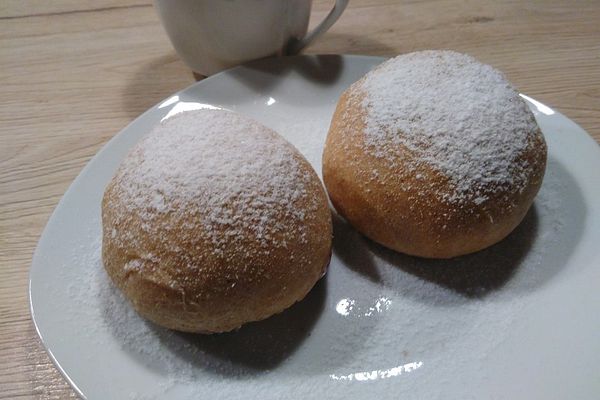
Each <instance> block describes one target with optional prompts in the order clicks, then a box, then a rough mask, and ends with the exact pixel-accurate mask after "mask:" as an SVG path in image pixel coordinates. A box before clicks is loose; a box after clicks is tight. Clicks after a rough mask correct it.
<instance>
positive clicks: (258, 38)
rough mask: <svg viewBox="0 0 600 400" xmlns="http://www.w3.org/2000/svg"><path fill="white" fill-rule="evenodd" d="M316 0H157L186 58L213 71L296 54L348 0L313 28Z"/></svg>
mask: <svg viewBox="0 0 600 400" xmlns="http://www.w3.org/2000/svg"><path fill="white" fill-rule="evenodd" d="M311 3H312V0H154V6H155V8H156V10H157V12H158V15H159V18H160V20H161V22H162V24H163V26H164V27H165V30H166V31H167V34H168V35H169V38H170V39H171V43H173V47H175V50H176V51H177V53H178V54H179V56H180V57H181V58H182V59H183V61H184V62H185V63H186V64H187V65H188V66H189V67H190V68H191V69H192V70H193V71H194V72H196V73H198V74H201V75H205V76H208V75H212V74H214V73H216V72H219V71H221V70H223V69H226V68H230V67H232V66H234V65H237V64H241V63H244V62H246V61H251V60H255V59H259V58H264V57H269V56H278V55H288V54H296V53H298V52H299V51H300V50H302V49H303V48H304V47H305V46H307V45H308V44H309V43H310V42H311V41H313V40H314V39H315V38H316V37H317V36H319V35H321V34H322V33H324V32H325V31H326V30H327V29H329V28H330V27H331V26H332V25H333V24H334V23H335V21H337V19H338V18H339V17H340V15H341V14H342V12H343V11H344V9H345V8H346V6H347V5H348V0H336V2H335V6H334V7H333V9H332V10H331V12H330V13H329V15H327V17H326V18H325V19H324V20H323V21H322V22H321V23H320V24H319V25H318V26H317V27H316V28H315V29H314V30H313V31H311V32H309V33H308V34H307V33H306V32H307V30H308V20H309V17H310V7H311Z"/></svg>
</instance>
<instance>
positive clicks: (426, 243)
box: [323, 70, 546, 258]
mask: <svg viewBox="0 0 600 400" xmlns="http://www.w3.org/2000/svg"><path fill="white" fill-rule="evenodd" d="M378 73H381V72H380V70H375V71H374V72H371V74H378ZM365 96H367V93H365V91H364V87H363V82H362V81H359V82H357V83H355V84H354V85H352V86H351V87H350V88H349V89H348V90H346V91H345V92H344V93H343V94H342V96H341V98H340V99H339V102H338V104H337V108H336V111H335V113H334V115H333V119H332V122H331V126H330V129H329V133H328V136H327V140H326V143H325V149H324V153H323V179H324V182H325V186H326V188H327V191H328V193H329V197H330V199H331V201H332V203H333V205H334V207H335V209H336V210H337V211H338V213H339V214H341V215H342V216H343V217H344V218H345V219H346V220H348V221H349V222H350V223H351V224H352V225H353V226H354V227H355V228H356V229H357V230H358V231H360V232H361V233H363V234H364V235H366V236H367V237H369V238H371V239H372V240H374V241H376V242H378V243H380V244H382V245H384V246H386V247H388V248H391V249H393V250H396V251H398V252H402V253H406V254H410V255H414V256H421V257H427V258H451V257H456V256H460V255H463V254H467V253H472V252H475V251H478V250H481V249H483V248H486V247H488V246H490V245H492V244H494V243H496V242H498V241H500V240H502V239H503V238H504V237H506V236H507V235H508V234H509V233H510V232H511V231H512V230H513V229H514V228H515V227H516V226H517V225H518V224H519V223H520V222H521V221H522V219H523V218H524V216H525V214H526V213H527V211H528V209H529V207H530V206H531V204H532V202H533V199H534V197H535V196H536V194H537V192H538V190H539V188H540V185H541V183H542V179H543V176H544V170H545V164H546V144H545V141H544V138H543V135H542V133H541V131H540V130H539V128H538V127H537V125H534V130H532V131H531V132H521V134H523V135H525V136H526V137H527V140H528V142H527V143H526V146H525V148H524V150H523V151H521V152H520V153H519V154H518V155H517V156H516V158H515V162H519V163H521V164H522V165H526V166H527V167H526V168H524V169H523V170H522V171H519V173H520V174H521V175H522V176H521V177H522V178H523V179H524V182H525V183H524V184H523V185H522V186H520V187H515V186H510V185H494V184H488V185H486V186H482V187H479V188H477V193H478V194H479V195H481V196H483V195H485V197H484V199H485V200H484V201H481V200H479V198H474V197H471V198H466V199H462V201H454V202H453V201H451V200H450V201H449V200H448V199H449V198H450V199H451V198H452V196H453V191H454V190H455V189H454V186H453V185H452V182H451V180H450V179H449V177H448V176H447V175H445V174H444V173H443V171H440V170H438V169H436V168H435V167H434V166H432V165H431V164H430V163H428V162H424V161H423V160H421V159H419V155H418V154H415V151H414V149H408V148H407V147H405V146H403V145H402V144H399V145H395V146H394V151H393V152H391V153H389V154H385V155H384V156H382V155H381V154H375V153H374V152H372V151H369V143H368V138H367V135H368V133H367V126H366V124H367V119H368V116H367V113H368V109H367V107H366V104H367V102H366V101H365ZM519 100H520V99H519ZM440 101H444V99H440ZM527 112H529V111H528V110H527ZM531 119H533V116H531ZM397 134H398V135H403V134H404V132H398V133H397ZM498 134H501V132H498ZM421 145H423V144H421ZM424 145H425V146H426V145H427V143H425V144H424ZM386 148H389V147H386ZM480 172H481V174H486V173H488V171H485V170H482V171H480ZM490 173H491V172H490Z"/></svg>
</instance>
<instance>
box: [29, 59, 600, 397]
mask: <svg viewBox="0 0 600 400" xmlns="http://www.w3.org/2000/svg"><path fill="white" fill-rule="evenodd" d="M381 61H383V59H381V58H374V57H360V56H299V57H290V58H283V59H271V60H264V61H261V62H258V63H253V64H249V65H247V66H242V67H236V68H233V69H231V70H228V71H226V72H223V73H220V74H218V75H215V76H213V77H210V78H208V79H206V80H204V81H202V82H199V83H196V84H194V85H192V86H190V87H189V88H187V89H185V90H183V91H181V92H179V93H176V94H175V95H173V96H171V97H169V98H168V99H166V100H165V101H163V102H162V103H160V104H159V105H157V106H155V107H153V108H151V109H150V110H148V111H147V112H146V113H144V114H143V115H142V116H140V117H139V118H137V119H136V120H135V121H133V122H132V123H131V124H130V125H129V126H128V127H127V128H125V129H124V130H123V131H122V132H121V133H119V134H118V135H117V136H115V137H114V138H113V139H112V140H111V141H110V142H109V143H108V144H107V145H106V146H105V147H104V148H103V149H102V150H101V151H100V152H99V153H98V154H97V155H96V156H95V157H94V158H93V159H92V160H91V161H90V162H89V164H88V165H87V166H86V167H85V168H84V170H83V171H82V172H81V174H80V175H79V176H78V177H77V179H76V180H75V181H74V182H73V184H72V185H71V187H70V188H69V190H68V191H67V192H66V194H65V195H64V197H63V198H62V200H61V201H60V203H59V205H58V207H57V208H56V210H55V211H54V213H53V215H52V217H51V218H50V220H49V222H48V225H47V226H46V229H45V230H44V233H43V234H42V237H41V239H40V241H39V244H38V247H37V249H36V252H35V255H34V258H33V263H32V266H31V277H30V279H31V281H30V299H31V313H32V316H33V320H34V323H35V325H36V327H37V330H38V333H39V335H40V337H41V338H42V341H43V343H44V345H45V346H46V348H47V350H48V353H49V354H50V357H51V358H52V359H53V360H54V362H55V363H56V365H57V367H58V368H59V369H60V370H61V372H62V373H63V374H64V376H65V377H66V378H67V380H68V381H69V382H70V383H71V385H72V386H73V387H74V388H75V390H77V391H78V392H79V393H80V394H81V395H82V396H83V397H85V398H88V399H109V398H160V399H180V398H198V397H202V398H244V399H250V398H253V399H280V398H298V399H306V398H323V396H326V397H327V398H332V399H338V398H339V399H366V398H378V399H387V398H389V399H398V398H417V399H436V398H498V399H500V398H502V399H511V398H538V399H541V398H543V399H564V398H593V397H595V396H597V395H598V393H600V369H599V368H598V363H599V362H600V335H599V333H600V313H599V312H598V304H600V290H599V289H600V268H598V267H599V266H600V256H599V252H598V243H600V207H599V204H600V203H599V200H598V199H600V180H599V179H598V175H597V174H598V171H600V151H599V147H598V146H597V144H596V143H595V142H594V141H593V140H592V139H591V138H590V137H589V136H588V135H587V134H586V133H585V132H584V131H583V130H582V129H581V128H580V127H578V126H577V125H576V124H574V123H573V122H571V121H570V120H569V119H567V118H565V117H564V116H562V115H560V114H559V113H557V112H555V111H553V110H552V109H550V108H549V107H547V106H545V105H543V104H540V103H538V102H536V101H535V100H533V99H530V98H528V97H526V96H523V97H524V98H525V99H526V100H527V101H528V104H529V105H530V106H531V108H532V110H533V112H534V113H535V115H536V118H537V120H538V122H539V124H540V126H541V128H542V130H543V132H544V135H545V137H546V140H547V142H548V150H549V157H548V167H547V171H546V177H545V180H544V184H543V186H542V189H541V191H540V193H539V195H538V197H537V198H536V200H535V203H534V206H533V207H532V209H531V211H530V212H529V214H528V216H527V217H526V219H525V220H524V222H523V223H522V224H521V225H520V226H519V227H518V228H517V229H516V230H515V232H513V233H512V234H511V235H510V236H509V237H508V238H507V239H505V240H504V241H502V242H501V243H499V244H497V245H495V246H493V247H491V248H489V249H487V250H484V251H482V252H479V253H476V254H474V255H470V256H465V257H461V258H458V259H454V260H450V261H434V260H424V259H418V258H413V257H408V256H404V255H401V254H397V253H394V252H392V251H389V250H386V249H384V248H382V247H380V246H378V245H376V244H374V243H373V242H371V241H369V240H367V239H365V238H363V237H362V236H361V235H359V234H358V233H356V232H355V231H354V230H352V229H351V228H350V227H349V226H347V225H346V224H345V222H343V221H342V220H340V219H339V218H334V232H335V239H334V251H333V257H332V260H331V266H330V269H329V273H328V274H327V275H326V277H325V278H323V279H322V280H321V281H320V282H319V284H318V285H317V286H316V287H315V288H314V289H313V290H312V291H311V293H310V294H309V295H308V296H307V298H306V299H305V300H303V301H302V302H300V303H298V304H297V305H295V306H293V307H292V308H291V309H289V310H287V311H285V312H284V313H282V314H280V315H277V316H275V317H272V318H269V319H268V320H266V321H263V322H258V323H253V324H249V325H247V326H245V327H243V328H242V329H241V330H239V331H237V332H233V333H228V334H221V335H212V336H202V335H189V334H181V333H176V332H172V331H168V330H164V329H161V328H159V327H156V326H154V325H152V324H150V323H147V322H145V321H144V320H142V319H141V318H139V317H138V316H137V315H136V314H135V313H134V312H133V311H132V310H131V308H130V307H129V306H128V304H127V303H126V302H125V301H124V300H123V298H122V297H121V296H120V294H119V293H118V292H116V291H115V290H114V289H113V288H112V286H111V285H110V283H109V281H108V279H107V276H106V275H105V273H104V270H103V268H102V264H101V261H100V243H101V238H100V231H101V226H100V224H101V223H100V201H101V198H102V194H103V190H104V187H105V185H106V184H107V182H108V181H109V180H110V178H111V176H112V175H113V173H114V171H115V169H116V168H117V166H118V164H119V162H120V160H121V159H122V158H123V157H124V155H125V154H126V153H127V151H128V150H129V148H130V147H131V146H132V145H133V144H134V143H135V142H136V141H137V140H138V139H139V138H140V137H141V136H142V135H144V133H146V132H148V130H149V129H151V128H152V126H154V125H155V124H157V123H158V122H159V121H160V120H161V119H163V118H165V117H168V116H170V115H173V114H175V113H177V112H182V111H186V110H190V109H197V108H203V107H209V108H211V107H220V108H227V109H231V110H235V111H238V112H240V113H243V114H246V115H249V116H251V117H253V118H255V119H257V120H259V121H261V122H263V123H264V124H266V125H267V126H270V127H272V128H274V129H275V130H277V131H278V132H280V133H281V134H282V135H283V136H285V137H286V138H287V139H288V140H290V141H291V142H292V143H293V144H294V145H296V146H297V147H298V148H299V149H300V151H301V152H303V153H304V154H305V155H306V157H307V158H308V160H309V161H310V162H311V163H312V164H313V166H314V167H315V169H316V170H317V171H320V169H321V168H320V166H321V162H320V159H321V149H322V145H323V142H324V139H325V135H326V132H327V129H328V126H329V122H330V118H331V115H332V112H333V109H334V106H335V103H336V101H337V99H338V96H339V95H340V93H341V92H342V91H343V90H344V89H345V88H346V87H348V86H349V85H350V84H351V83H353V82H354V81H356V80H357V79H359V78H360V77H361V76H363V75H364V74H365V73H366V72H367V71H369V70H370V69H372V68H373V67H374V66H375V65H377V64H379V63H380V62H381Z"/></svg>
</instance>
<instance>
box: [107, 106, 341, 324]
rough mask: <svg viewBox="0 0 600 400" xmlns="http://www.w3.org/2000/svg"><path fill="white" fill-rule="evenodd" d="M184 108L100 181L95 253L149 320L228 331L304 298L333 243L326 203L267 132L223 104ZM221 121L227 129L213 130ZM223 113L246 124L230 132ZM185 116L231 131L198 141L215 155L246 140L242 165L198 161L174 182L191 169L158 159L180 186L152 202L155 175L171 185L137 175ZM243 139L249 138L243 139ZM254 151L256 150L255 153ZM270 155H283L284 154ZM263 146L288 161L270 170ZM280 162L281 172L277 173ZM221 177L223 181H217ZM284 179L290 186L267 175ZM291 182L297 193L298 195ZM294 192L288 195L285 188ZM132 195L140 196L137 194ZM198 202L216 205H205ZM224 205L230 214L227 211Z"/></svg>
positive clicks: (305, 166)
mask: <svg viewBox="0 0 600 400" xmlns="http://www.w3.org/2000/svg"><path fill="white" fill-rule="evenodd" d="M207 113H220V114H219V115H217V116H215V115H214V114H211V115H209V114H207ZM185 114H191V115H185V116H183V117H179V116H176V117H174V119H177V118H180V119H179V120H178V121H175V122H173V121H171V120H167V122H166V123H165V124H163V125H161V127H159V128H158V129H157V130H155V131H154V132H152V133H151V134H150V135H148V137H146V138H145V139H143V140H142V142H141V143H140V144H138V145H137V146H136V147H135V148H134V149H133V150H132V152H131V153H130V154H129V155H128V157H127V159H126V160H125V161H124V163H123V164H122V165H121V167H120V169H119V171H117V173H116V175H115V176H114V178H113V179H112V181H111V182H110V183H109V185H108V187H107V188H106V191H105V194H104V198H103V201H102V223H103V246H102V258H103V262H104V266H105V269H106V271H107V273H108V275H109V276H110V277H111V279H112V281H113V282H114V284H115V285H116V286H117V287H119V289H121V291H122V292H123V293H124V294H125V296H126V297H127V298H128V299H129V300H130V301H131V303H132V304H133V306H134V307H135V309H136V310H137V311H138V313H140V314H141V315H142V316H144V317H146V318H147V319H149V320H151V321H152V322H154V323H156V324H158V325H162V326H165V327H167V328H171V329H176V330H180V331H187V332H202V333H213V332H224V331H230V330H233V329H236V328H238V327H240V326H241V325H242V324H245V323H247V322H251V321H257V320H261V319H264V318H267V317H269V316H271V315H273V314H275V313H279V312H281V311H282V310H284V309H286V308H287V307H289V306H291V305H292V304H294V303H295V302H297V301H299V300H301V299H302V298H303V297H304V296H305V295H306V294H307V293H308V291H309V290H310V289H311V288H312V287H313V286H314V284H315V283H316V282H317V281H318V279H319V278H320V277H321V276H323V274H324V273H325V270H326V267H327V265H328V263H329V258H330V254H331V236H332V227H331V214H330V210H329V207H328V203H327V197H326V194H325V191H324V189H323V187H322V185H321V182H320V180H319V178H318V177H317V175H316V173H315V172H314V171H313V169H312V167H311V166H310V165H309V163H308V162H307V161H306V160H305V159H304V157H303V156H302V155H301V154H300V153H299V152H298V151H297V150H296V149H295V148H294V147H293V146H292V145H291V144H289V143H288V142H286V141H285V140H284V139H282V138H281V137H280V136H279V135H277V134H276V133H275V132H273V131H271V130H270V129H268V128H266V127H264V126H261V125H259V124H258V123H256V122H254V121H251V120H249V119H247V118H242V117H240V116H237V115H235V114H233V113H230V112H225V111H200V112H192V113H185ZM181 118H184V119H186V121H182V120H181ZM207 119H213V120H214V121H213V122H214V124H216V127H214V126H213V129H212V131H211V129H209V128H206V129H205V128H203V127H202V126H203V125H207V124H206V120H207ZM220 123H224V128H223V129H221V132H220V133H219V129H220V128H219V125H218V124H220ZM229 123H231V124H233V125H232V126H238V128H239V125H240V124H241V125H242V126H241V128H240V129H238V128H235V129H234V130H235V132H233V131H232V130H230V129H229V128H228V126H229V125H227V124H229ZM182 124H184V125H186V124H187V125H190V126H192V129H196V130H198V132H197V133H198V134H215V132H216V133H217V134H220V135H223V137H225V138H226V139H227V136H231V139H232V142H231V143H233V144H232V145H231V146H227V147H221V148H219V147H208V146H209V145H210V143H208V144H207V143H203V144H202V146H204V148H202V149H200V150H199V154H200V153H202V152H204V153H205V154H206V152H207V151H209V152H214V153H213V156H214V158H215V160H218V158H219V157H222V158H223V162H227V161H228V160H229V158H231V155H227V154H224V152H228V151H239V152H244V150H245V151H246V153H247V154H239V157H241V161H240V165H239V166H238V167H235V168H234V167H232V168H230V169H228V170H227V171H226V172H227V173H228V174H229V175H227V176H221V177H220V178H218V177H217V178H215V177H211V176H212V175H211V173H205V172H206V171H204V170H203V169H202V168H204V167H199V169H198V173H199V174H200V175H202V176H199V177H193V178H190V180H187V181H183V182H184V185H187V186H188V187H181V181H177V179H178V178H180V175H181V174H184V173H187V172H185V171H186V169H185V166H184V168H182V169H181V170H178V169H177V166H176V165H165V168H167V169H169V168H170V169H171V170H175V172H172V171H169V172H168V173H167V174H165V175H164V176H163V175H162V172H160V173H158V174H159V175H160V176H161V177H163V178H164V179H165V180H168V179H170V180H171V181H176V182H178V185H179V186H176V187H177V188H178V189H177V191H174V193H164V191H163V193H162V195H163V198H162V202H161V203H160V207H157V206H155V205H154V204H153V201H150V200H148V199H152V196H153V194H152V193H150V192H151V191H152V190H153V189H155V186H156V187H160V188H164V187H167V183H165V182H158V183H157V182H154V183H152V184H150V183H149V182H146V181H144V179H146V180H150V178H149V176H150V174H148V173H145V170H144V168H146V169H148V168H151V166H150V167H147V164H148V163H149V162H153V161H152V160H153V159H154V158H160V157H165V156H172V155H173V154H171V153H172V149H170V147H169V146H165V147H164V148H163V147H160V146H159V147H156V146H154V145H155V144H156V141H161V140H167V139H165V138H167V137H172V136H170V135H178V134H180V133H181V132H180V131H181V130H182V129H187V128H186V127H184V128H182V127H181V126H182ZM214 124H213V125H214ZM244 124H245V125H247V126H245V125H244ZM193 126H196V127H198V126H200V128H193ZM209 131H211V132H212V133H211V132H209ZM213 131H214V132H213ZM244 131H247V132H244ZM250 132H251V133H250ZM245 134H247V135H248V136H245ZM185 140H186V138H185V137H183V138H182V141H183V143H181V146H182V148H183V149H184V150H182V149H179V150H178V151H195V150H190V149H189V148H190V147H191V148H193V147H194V146H195V145H196V144H195V143H186V142H185ZM219 140H221V139H219ZM246 140H247V141H248V143H249V144H248V146H246V145H245V144H244V143H243V142H244V141H246ZM257 140H258V141H260V140H262V141H263V142H264V143H265V145H264V146H263V147H261V148H258V147H254V145H253V144H252V141H254V142H256V141H257ZM149 141H153V142H152V143H150V142H149ZM234 141H235V142H234ZM152 146H154V147H152ZM236 146H237V147H236ZM257 146H258V145H257ZM265 147H266V150H265ZM157 148H158V151H157V150H156V149H157ZM186 148H187V150H186ZM271 150H272V151H271ZM255 151H258V152H260V154H258V155H259V156H261V157H263V158H261V159H260V160H254V161H252V160H253V155H252V153H253V152H255ZM160 152H162V153H161V154H157V153H160ZM222 153H223V154H222ZM277 154H279V155H281V154H283V156H281V157H282V158H277V157H279V156H278V155H277ZM270 156H271V157H273V158H274V159H275V161H277V162H280V164H281V162H283V163H284V164H283V165H280V164H277V165H278V167H276V168H278V169H277V170H275V171H264V172H261V170H263V169H265V168H264V167H268V166H269V165H271V164H269V162H270V161H269V159H268V157H270ZM207 157H208V156H207ZM282 160H283V161H282ZM229 161H231V160H229ZM234 161H235V162H237V161H236V160H234ZM288 161H289V162H288ZM177 162H179V161H177V160H175V159H173V163H177ZM247 162H248V163H252V162H262V163H263V164H262V165H261V166H260V168H256V169H252V166H250V167H249V168H250V172H248V171H247V170H244V168H245V167H244V166H245V165H246V163H247ZM273 165H275V164H273ZM224 168H227V167H224ZM274 168H275V167H274ZM288 169H289V170H290V171H289V176H288V177H283V178H282V177H281V176H278V174H281V172H282V171H283V172H286V171H287V170H288ZM140 171H141V172H140ZM142 172H144V173H145V174H144V173H142ZM146 172H147V171H146ZM214 174H218V171H217V172H214ZM240 174H246V175H244V176H241V175H240ZM253 174H254V175H253ZM257 174H258V175H257ZM217 179H221V180H220V181H219V182H220V183H219V184H222V185H224V186H219V187H216V186H215V185H217V182H216V180H217ZM269 179H271V180H273V182H269ZM265 180H266V181H267V182H266V183H265ZM288 181H289V182H288ZM229 182H231V185H233V186H235V185H237V184H239V183H240V182H241V183H243V184H244V187H243V190H241V191H239V193H237V192H235V191H234V189H235V188H232V189H231V193H232V195H231V196H227V194H228V193H229V192H228V190H229V189H227V184H228V183H229ZM282 182H283V184H284V185H289V187H283V188H281V187H278V186H277V185H275V183H277V184H279V185H281V184H282ZM271 183H272V184H271ZM153 185H154V186H153ZM132 187H133V188H135V190H133V189H132ZM222 188H225V189H222ZM213 189H214V190H213ZM296 189H298V190H301V191H302V193H300V194H294V192H293V191H294V190H296ZM186 190H187V197H183V196H182V195H181V192H182V191H186ZM223 190H224V191H225V192H226V193H225V194H223V193H221V192H222V191H223ZM277 190H279V192H277V193H276V191H277ZM207 193H208V194H207ZM278 193H279V194H278ZM290 193H291V194H293V196H292V197H289V196H288V197H289V198H287V197H285V196H287V195H289V194H290ZM211 196H212V197H211ZM215 196H222V197H215ZM240 196H243V201H244V202H243V203H242V202H241V200H239V199H238V198H239V197H240ZM282 196H283V197H284V198H281V197H282ZM139 197H146V198H147V199H146V200H148V201H146V200H145V201H143V202H140V201H139ZM265 197H268V199H269V200H270V201H271V203H268V202H266V201H265V200H264V198H265ZM290 199H291V200H290ZM286 202H288V203H293V204H289V205H286V204H285V203H286ZM140 204H141V205H140ZM144 204H145V205H144ZM206 204H212V206H211V207H212V208H213V209H211V208H210V207H207V206H206ZM217 208H218V210H216V209H217ZM217 211H218V213H217ZM215 213H216V214H215ZM215 215H216V216H215ZM223 215H226V216H230V217H231V218H230V219H229V220H227V221H223V219H224V217H223ZM248 221H249V222H250V223H247V222H248ZM258 228H260V232H259V229H258Z"/></svg>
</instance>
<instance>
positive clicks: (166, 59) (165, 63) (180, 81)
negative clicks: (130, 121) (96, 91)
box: [123, 52, 194, 118]
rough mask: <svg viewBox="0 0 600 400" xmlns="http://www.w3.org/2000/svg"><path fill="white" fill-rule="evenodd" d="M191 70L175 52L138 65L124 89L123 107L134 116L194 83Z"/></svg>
mask: <svg viewBox="0 0 600 400" xmlns="http://www.w3.org/2000/svg"><path fill="white" fill-rule="evenodd" d="M193 82H194V79H193V77H192V73H191V71H190V70H189V69H188V68H187V67H186V66H185V65H184V64H183V62H182V61H180V60H179V57H178V56H177V54H175V52H172V53H169V54H166V55H162V56H160V57H156V58H153V59H151V60H148V61H147V62H145V63H142V64H140V65H139V66H138V67H137V70H136V71H135V73H134V75H133V77H132V78H131V80H130V81H129V82H128V83H127V85H126V86H125V89H124V90H123V109H124V110H125V112H127V114H128V115H129V116H130V117H131V118H135V117H137V116H139V115H140V114H142V113H143V112H144V111H146V110H147V109H149V108H150V107H152V106H153V105H155V104H156V103H158V102H159V101H161V100H163V99H165V98H166V97H168V96H169V95H171V94H173V93H175V92H177V91H178V90H181V89H183V88H184V87H186V86H188V85H190V84H192V83H193Z"/></svg>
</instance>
